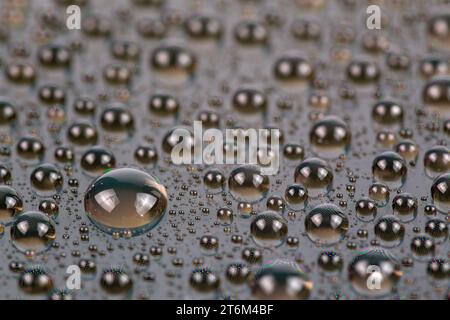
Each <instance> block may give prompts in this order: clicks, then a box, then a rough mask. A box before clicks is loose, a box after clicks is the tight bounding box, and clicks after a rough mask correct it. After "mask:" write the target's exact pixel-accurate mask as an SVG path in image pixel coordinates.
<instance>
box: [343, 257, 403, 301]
mask: <svg viewBox="0 0 450 320" xmlns="http://www.w3.org/2000/svg"><path fill="white" fill-rule="evenodd" d="M402 275H403V273H402V271H401V269H400V265H399V264H398V263H397V262H396V261H395V260H394V259H393V258H392V257H391V256H390V254H389V253H388V252H387V251H384V250H381V249H368V250H365V251H363V252H362V253H361V254H359V255H357V256H356V257H355V258H354V259H353V260H352V261H351V263H350V265H349V267H348V278H349V280H350V283H351V285H352V288H353V289H354V290H355V291H356V292H357V293H358V294H361V295H363V296H366V297H373V298H379V297H383V296H386V295H390V294H392V293H394V292H395V290H396V285H397V283H398V281H399V280H400V278H401V276H402ZM375 289H376V290H375Z"/></svg>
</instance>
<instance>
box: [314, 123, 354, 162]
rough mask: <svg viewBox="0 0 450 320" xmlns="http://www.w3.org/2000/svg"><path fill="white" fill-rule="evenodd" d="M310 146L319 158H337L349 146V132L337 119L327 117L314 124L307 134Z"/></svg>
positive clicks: (346, 126) (344, 124)
mask: <svg viewBox="0 0 450 320" xmlns="http://www.w3.org/2000/svg"><path fill="white" fill-rule="evenodd" d="M309 140H310V142H311V146H312V148H313V150H314V152H316V153H317V154H318V155H319V156H321V157H325V158H337V157H338V156H339V155H340V154H345V153H346V151H347V149H348V148H349V146H350V142H351V132H350V128H349V127H348V125H347V124H346V123H345V122H344V121H343V120H341V119H340V118H338V117H335V116H327V117H324V118H323V119H321V120H319V121H318V122H316V123H315V124H314V125H313V127H312V128H311V131H310V132H309Z"/></svg>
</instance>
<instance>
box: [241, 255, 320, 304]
mask: <svg viewBox="0 0 450 320" xmlns="http://www.w3.org/2000/svg"><path fill="white" fill-rule="evenodd" d="M250 287H251V291H252V295H253V296H254V297H256V298H257V299H264V300H304V299H308V297H309V296H310V294H311V291H312V288H313V283H312V281H311V280H309V278H308V277H307V276H306V274H304V273H303V272H302V271H301V269H300V267H299V266H298V265H297V264H296V263H295V262H293V261H285V260H275V261H274V262H272V263H271V264H268V265H267V266H264V267H261V268H260V269H259V270H258V271H257V272H256V273H255V276H254V278H253V281H252V283H251V285H250Z"/></svg>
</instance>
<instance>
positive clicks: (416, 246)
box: [410, 235, 435, 260]
mask: <svg viewBox="0 0 450 320" xmlns="http://www.w3.org/2000/svg"><path fill="white" fill-rule="evenodd" d="M410 247H411V251H412V252H413V254H414V257H416V258H417V259H419V260H425V259H429V258H430V257H432V256H433V255H434V250H435V244H434V240H433V239H432V238H431V237H430V236H428V235H419V236H415V237H414V238H412V240H411V245H410Z"/></svg>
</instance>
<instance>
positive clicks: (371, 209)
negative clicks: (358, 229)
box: [355, 198, 377, 222]
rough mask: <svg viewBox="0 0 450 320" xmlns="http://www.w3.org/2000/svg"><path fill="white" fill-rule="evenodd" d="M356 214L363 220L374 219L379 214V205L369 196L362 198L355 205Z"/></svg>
mask: <svg viewBox="0 0 450 320" xmlns="http://www.w3.org/2000/svg"><path fill="white" fill-rule="evenodd" d="M355 211H356V216H357V217H358V218H359V219H360V220H362V221H366V222H369V221H372V220H373V219H375V216H376V215H377V206H376V203H375V201H373V200H371V199H369V198H362V199H360V200H358V201H357V202H356V205H355Z"/></svg>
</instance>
